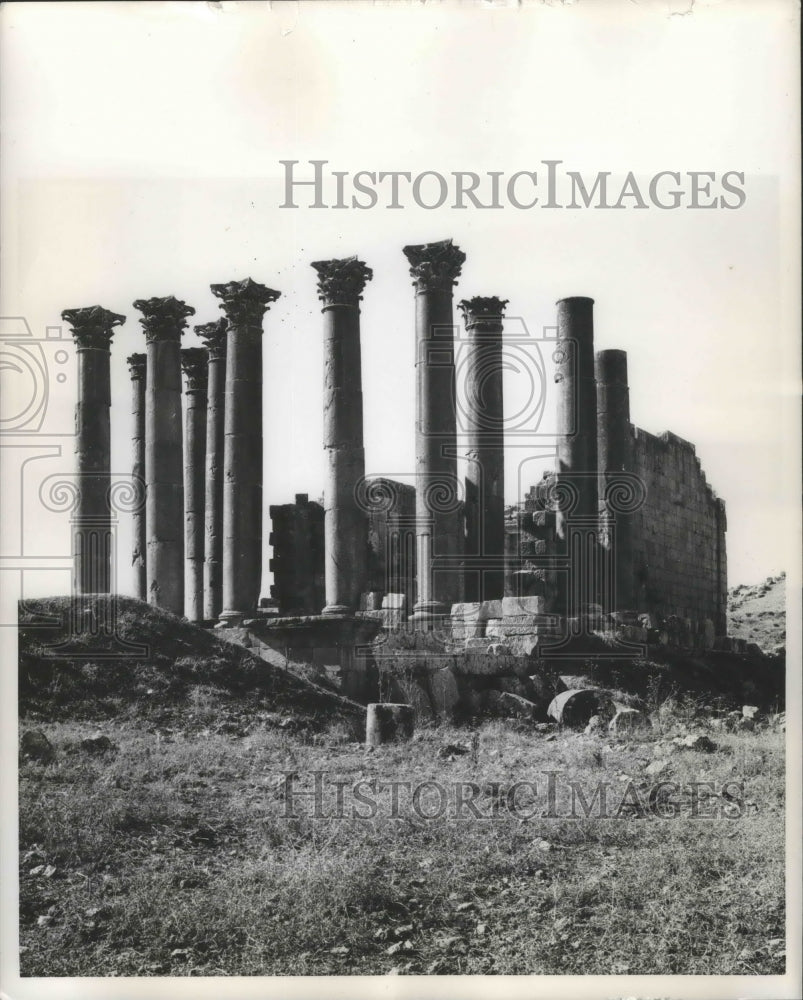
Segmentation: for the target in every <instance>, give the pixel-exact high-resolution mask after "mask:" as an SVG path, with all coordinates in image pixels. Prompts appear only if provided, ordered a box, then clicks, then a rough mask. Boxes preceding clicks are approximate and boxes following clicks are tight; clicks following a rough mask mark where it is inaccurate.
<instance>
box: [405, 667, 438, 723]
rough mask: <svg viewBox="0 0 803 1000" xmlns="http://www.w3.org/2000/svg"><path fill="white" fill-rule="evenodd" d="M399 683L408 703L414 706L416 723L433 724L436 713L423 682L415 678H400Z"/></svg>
mask: <svg viewBox="0 0 803 1000" xmlns="http://www.w3.org/2000/svg"><path fill="white" fill-rule="evenodd" d="M397 681H398V684H399V687H400V688H401V689H402V691H403V692H404V695H405V698H406V701H407V703H408V704H409V705H412V708H413V712H414V713H415V721H416V722H417V723H419V722H431V721H432V719H434V717H435V712H434V711H433V708H432V701H431V699H430V696H429V692H428V690H427V688H426V686H425V685H424V684H423V683H422V681H421V680H418V679H417V678H415V677H398V678H397Z"/></svg>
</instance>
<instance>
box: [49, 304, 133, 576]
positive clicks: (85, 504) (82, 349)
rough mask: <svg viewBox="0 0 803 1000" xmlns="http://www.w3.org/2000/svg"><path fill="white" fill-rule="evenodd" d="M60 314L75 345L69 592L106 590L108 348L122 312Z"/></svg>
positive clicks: (108, 570) (91, 310)
mask: <svg viewBox="0 0 803 1000" xmlns="http://www.w3.org/2000/svg"><path fill="white" fill-rule="evenodd" d="M61 318H62V319H63V320H65V322H67V323H69V324H70V326H71V327H72V335H73V337H74V339H75V343H76V345H77V348H78V402H77V403H76V406H75V451H76V458H77V465H78V470H77V471H78V491H77V492H78V499H77V508H76V512H75V519H74V521H75V537H74V540H73V557H74V560H75V565H74V576H73V592H74V593H76V594H108V593H109V591H110V589H111V560H112V551H111V549H112V532H111V507H110V495H109V491H110V488H111V472H110V454H111V451H110V440H111V436H110V421H109V407H110V406H111V388H110V382H109V349H110V346H111V341H112V337H113V335H114V328H115V327H116V326H120V324H121V323H124V322H125V316H120V315H119V314H118V313H113V312H110V311H109V310H108V309H103V308H102V307H101V306H88V307H87V308H85V309H65V310H64V312H62V314H61Z"/></svg>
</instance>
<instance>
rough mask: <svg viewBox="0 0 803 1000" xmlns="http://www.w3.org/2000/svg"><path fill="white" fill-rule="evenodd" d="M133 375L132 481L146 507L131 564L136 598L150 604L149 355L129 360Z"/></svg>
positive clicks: (137, 524) (137, 517) (137, 521)
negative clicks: (147, 492)
mask: <svg viewBox="0 0 803 1000" xmlns="http://www.w3.org/2000/svg"><path fill="white" fill-rule="evenodd" d="M126 360H127V362H128V367H129V370H130V372H131V383H132V390H133V392H132V400H131V418H132V422H133V425H134V433H133V435H132V437H131V444H132V450H133V456H132V464H131V477H132V479H133V480H134V482H135V483H140V484H141V486H142V490H143V493H142V503H140V504H139V505H138V506H137V507H136V509H135V510H134V511H133V512H132V528H133V531H132V534H133V546H132V553H131V564H132V566H133V568H134V596H135V597H137V598H138V599H139V600H140V601H147V600H148V577H147V571H146V566H145V563H146V558H147V551H148V535H147V531H146V527H145V492H144V487H145V382H146V378H147V364H146V362H147V355H145V354H131V355H129V357H128V358H127V359H126Z"/></svg>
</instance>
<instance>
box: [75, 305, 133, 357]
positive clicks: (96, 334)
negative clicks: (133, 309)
mask: <svg viewBox="0 0 803 1000" xmlns="http://www.w3.org/2000/svg"><path fill="white" fill-rule="evenodd" d="M61 318H62V319H63V320H64V321H65V322H66V323H69V324H70V326H71V327H72V335H73V337H74V339H75V343H76V344H77V345H78V347H79V348H81V347H96V348H98V349H100V350H105V351H108V350H109V347H110V346H111V342H112V337H113V336H114V328H115V327H116V326H120V325H121V324H122V323H125V316H121V315H120V314H119V313H115V312H111V311H110V310H109V309H104V308H103V306H86V307H85V308H83V309H65V310H64V311H63V312H62V314H61Z"/></svg>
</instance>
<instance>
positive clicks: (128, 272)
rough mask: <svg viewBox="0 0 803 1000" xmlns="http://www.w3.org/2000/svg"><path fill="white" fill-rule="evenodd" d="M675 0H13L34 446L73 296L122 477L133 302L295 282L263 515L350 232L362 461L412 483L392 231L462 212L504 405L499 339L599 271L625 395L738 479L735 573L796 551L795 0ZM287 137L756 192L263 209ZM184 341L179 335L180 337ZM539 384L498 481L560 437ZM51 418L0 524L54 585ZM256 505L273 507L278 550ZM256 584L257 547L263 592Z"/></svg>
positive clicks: (18, 279)
mask: <svg viewBox="0 0 803 1000" xmlns="http://www.w3.org/2000/svg"><path fill="white" fill-rule="evenodd" d="M686 8H687V5H685V4H681V3H672V2H668V0H662V2H657V0H656V2H647V3H640V4H635V3H629V2H627V0H621V2H620V0H616V2H613V0H611V2H606V0H597V2H595V3H593V4H591V3H585V2H579V3H574V4H557V3H554V4H549V3H547V4H541V3H538V4H535V3H533V4H527V3H524V4H519V5H517V4H503V3H500V4H494V3H482V4H480V3H463V4H454V3H426V4H420V3H415V4H413V3H410V4H408V3H403V2H400V3H395V4H392V5H388V4H380V3H375V4H356V3H349V4H346V3H337V2H335V3H326V4H322V3H301V4H295V3H281V4H273V5H271V4H263V3H248V4H235V3H223V4H204V3H175V4H173V3H137V4H128V3H114V4H112V3H97V4H78V3H65V4H47V3H43V4H21V3H10V4H6V5H4V6H3V8H2V11H1V12H0V18H2V21H3V33H2V43H1V44H2V53H0V54H2V57H3V70H2V84H3V86H2V96H0V115H1V116H2V130H3V137H4V138H3V149H2V163H1V164H0V165H1V166H2V174H3V182H2V183H3V187H2V208H3V212H2V245H3V254H2V271H1V272H0V277H1V278H2V316H3V317H4V318H6V319H4V323H6V324H8V322H9V320H8V319H7V318H8V317H11V318H13V317H24V319H25V320H26V321H27V323H28V325H29V328H30V330H31V331H32V332H33V335H34V337H36V338H42V337H44V336H45V331H46V329H47V328H48V327H59V326H61V327H62V328H63V330H62V335H63V337H64V338H66V342H65V343H64V345H63V347H64V349H65V350H66V352H67V354H66V355H65V357H66V360H65V361H63V362H55V361H54V362H53V364H55V365H57V367H58V366H60V367H59V374H60V375H64V376H65V378H64V380H63V381H60V382H57V380H56V379H55V378H52V379H51V382H50V385H49V390H48V392H49V396H48V402H47V420H46V423H45V426H44V427H43V429H42V431H41V432H40V434H39V436H38V438H37V441H38V442H39V443H44V444H47V443H48V442H49V441H51V440H52V441H55V440H56V438H55V437H53V438H52V439H51V438H50V437H48V435H49V434H57V433H58V434H65V433H68V431H65V428H66V429H69V428H70V427H71V423H72V419H73V418H72V412H73V408H74V404H75V391H76V380H75V359H74V352H73V350H72V348H71V345H70V341H69V335H68V332H67V328H66V325H65V324H63V323H62V321H61V320H60V313H61V310H62V309H65V308H73V307H78V306H84V305H93V304H95V303H99V304H101V305H103V306H105V307H107V308H109V309H112V310H114V311H116V312H119V313H123V314H125V315H126V317H127V321H126V323H125V325H124V326H122V327H120V328H118V329H117V331H116V332H115V337H114V342H113V348H112V362H111V364H112V386H113V392H112V399H113V405H112V438H113V440H112V471H113V472H114V473H119V474H122V475H125V474H126V473H127V472H128V471H130V465H131V415H130V396H131V386H130V381H129V376H128V370H127V367H126V364H125V358H126V356H127V355H128V354H130V353H132V352H134V351H140V350H144V335H143V333H142V331H141V327H140V325H139V323H138V321H137V316H138V314H137V313H136V311H135V310H134V309H133V308H132V302H133V301H134V299H137V298H147V297H150V296H157V295H169V294H172V295H176V296H177V297H179V298H182V299H184V300H185V301H186V302H188V303H189V304H190V305H192V306H194V307H195V309H196V315H195V316H194V317H193V318H192V320H191V323H204V322H208V321H209V320H211V319H214V318H216V317H217V316H218V315H220V312H219V309H218V307H217V301H216V300H215V299H214V297H213V296H212V295H211V293H210V291H209V285H210V284H211V283H215V282H222V281H229V280H232V279H241V278H244V277H246V276H250V277H252V278H254V280H257V281H260V282H263V283H265V284H267V285H268V286H270V287H272V288H275V289H278V290H279V291H281V293H282V296H281V298H280V299H279V301H278V302H277V303H275V304H274V306H273V307H272V308H271V310H270V311H269V312H268V314H267V315H266V318H265V335H264V354H265V367H264V422H265V439H264V446H265V466H264V483H265V486H264V496H265V508H266V512H267V507H268V505H269V504H271V503H286V502H290V501H292V499H293V497H294V495H295V494H296V493H308V494H309V495H310V497H311V498H313V499H316V498H317V497H319V496H320V494H321V492H322V488H323V480H324V475H323V472H324V454H323V450H322V392H321V386H322V348H323V341H322V326H323V324H322V318H321V315H320V304H319V302H318V301H317V298H316V289H315V274H314V272H313V270H312V268H311V267H310V266H309V265H310V263H311V262H312V261H314V260H321V259H326V258H329V257H345V256H350V255H352V254H358V255H359V256H360V258H361V259H362V260H364V261H366V263H367V264H368V265H369V266H370V267H371V268H373V271H374V278H373V280H372V281H371V282H370V283H369V284H368V286H367V288H366V291H365V295H364V301H363V304H362V352H363V392H364V406H365V447H366V465H367V471H368V472H369V473H372V474H377V475H390V476H396V477H398V478H405V477H407V478H409V476H410V474H411V473H412V470H413V468H414V400H415V381H414V377H415V373H414V364H413V361H414V313H413V307H414V300H413V289H412V286H411V280H410V277H409V273H408V270H407V264H406V261H405V258H404V256H403V254H402V252H401V251H402V247H403V246H404V245H406V244H408V243H422V242H427V241H430V240H438V239H444V238H452V239H454V241H455V242H456V243H457V244H458V245H459V246H460V247H461V248H462V249H463V250H464V252H465V253H466V255H467V260H466V264H465V266H464V268H463V273H462V276H461V279H460V282H459V284H458V286H457V288H456V298H457V299H459V298H463V297H466V298H467V297H471V296H473V295H499V296H501V297H503V298H506V299H508V300H509V305H508V317H509V319H508V322H507V323H506V327H505V336H506V343H507V344H508V351H509V356H510V358H511V359H513V363H512V367H511V370H510V371H509V372H508V373H507V374H506V378H505V394H506V412H508V413H509V414H512V413H515V412H517V411H518V410H519V409H521V407H522V406H524V405H525V404H526V403H527V396H528V392H529V385H530V381H529V376H528V375H527V371H526V366H523V364H522V363H521V358H522V357H523V354H522V351H521V349H520V348H519V347H517V346H515V345H516V344H517V343H518V342H519V341H521V340H522V338H523V339H524V340H525V341H526V342H527V343H528V344H530V345H531V343H532V341H533V340H537V339H538V338H539V337H540V336H541V335H542V331H543V330H544V329H545V328H547V329H548V328H549V327H550V326H553V325H554V323H555V305H554V303H555V301H556V300H557V299H559V298H561V297H563V296H567V295H588V296H591V297H593V298H594V299H595V338H596V347H597V349H598V350H600V349H605V348H613V347H617V348H622V349H624V350H626V351H627V352H628V361H629V381H630V399H631V418H632V420H633V422H634V423H635V424H637V425H638V426H640V427H642V428H644V429H646V430H648V431H650V432H653V433H660V432H662V431H664V430H672V431H673V432H675V433H676V434H678V435H680V436H681V437H684V438H687V439H688V440H691V441H693V442H694V443H695V445H696V448H697V454H698V456H699V458H700V460H701V462H702V466H703V468H704V470H705V472H706V474H707V477H708V481H709V482H710V483H711V485H712V486H713V488H714V489H715V490H716V492H717V494H718V495H719V496H721V497H722V498H723V499H724V500H725V502H726V504H727V510H728V563H729V583H730V584H736V583H740V582H747V583H750V582H755V581H758V580H760V579H762V578H764V577H765V576H767V575H770V574H774V573H777V572H779V571H780V570H782V569H786V570H787V571H790V572H796V569H797V562H798V558H799V557H798V553H799V549H800V545H799V497H798V489H797V484H798V482H799V477H798V469H799V465H798V462H799V431H798V402H797V401H798V398H799V391H800V379H799V372H800V360H799V353H798V352H799V347H798V339H799V338H798V308H799V274H800V258H799V246H798V243H797V239H798V229H797V226H798V221H797V220H798V215H799V212H798V208H799V194H798V184H799V149H798V144H799V117H798V105H797V94H798V89H799V87H798V73H797V65H796V55H795V53H796V45H797V16H798V15H797V6H796V4H793V3H790V2H785V0H784V2H781V0H762V2H758V0H753V2H747V0H745V2H729V0H720V2H714V0H709V2H698V3H695V4H694V9H693V11H692V12H691V13H685V11H686ZM288 159H292V160H297V161H299V163H300V164H301V166H300V167H299V169H304V170H305V172H306V175H307V176H309V175H310V173H311V168H309V167H304V165H305V164H307V162H308V161H309V160H311V159H321V160H326V161H328V164H327V169H328V170H341V171H347V172H348V173H349V174H350V175H353V174H354V173H356V172H357V171H360V170H367V171H380V170H385V171H392V170H402V171H410V172H412V173H413V174H416V173H420V172H422V171H438V172H440V173H441V174H448V173H449V172H450V171H473V172H476V173H479V174H485V173H486V172H488V171H502V172H504V173H505V174H506V175H508V176H509V175H510V174H512V173H515V172H516V171H539V172H540V171H543V170H544V167H543V161H545V160H550V159H552V160H560V161H562V163H563V168H564V169H566V170H575V171H579V172H581V173H583V174H584V175H586V176H588V177H592V178H593V176H595V175H596V174H597V173H598V172H599V171H610V172H611V174H612V175H613V176H614V177H616V178H619V179H620V181H621V179H623V178H624V177H625V175H627V174H628V172H630V171H632V172H633V173H634V175H635V176H636V177H637V178H641V179H646V182H648V181H649V178H650V177H652V176H653V175H655V174H656V173H658V172H659V171H664V170H670V171H678V172H680V173H681V174H684V175H685V174H686V173H687V172H689V171H712V172H715V174H716V176H717V177H718V178H719V177H721V175H722V174H723V173H725V172H727V171H737V172H740V173H742V174H743V175H744V191H745V195H746V197H745V201H744V205H743V206H742V207H741V208H739V209H738V210H727V209H722V208H719V209H713V210H694V209H688V208H686V207H681V208H679V209H677V210H672V211H662V210H659V209H656V208H654V207H653V208H650V209H649V210H643V211H642V210H633V209H626V210H623V211H612V210H608V211H605V210H595V209H593V208H592V209H580V210H574V211H573V210H569V209H553V210H550V209H541V208H536V209H532V210H518V209H516V208H514V207H512V206H511V205H509V204H508V205H506V207H505V208H504V209H500V210H477V209H473V208H469V209H465V210H459V209H455V208H452V207H450V204H449V203H447V204H445V205H444V206H442V207H439V208H435V209H426V208H422V207H419V206H417V205H415V204H414V203H413V202H412V199H411V198H410V197H409V196H407V198H406V204H405V206H404V207H403V208H402V209H397V210H394V209H389V208H384V207H380V206H378V207H376V208H373V209H371V210H366V211H359V210H355V209H344V210H337V209H333V208H327V209H314V208H310V207H308V206H307V200H306V198H305V197H303V196H302V195H300V194H299V196H298V200H299V202H300V203H301V207H298V208H295V209H292V208H282V207H281V205H282V203H283V201H284V168H283V167H282V165H281V161H282V160H288ZM614 186H615V185H614ZM687 186H688V185H687ZM522 190H525V189H524V188H523V189H522ZM15 322H17V321H15ZM196 342H197V341H196V338H195V335H194V334H193V333H192V331H191V330H190V331H188V333H187V334H186V335H185V338H184V343H185V346H191V345H193V344H195V343H196ZM47 350H48V351H50V354H49V355H48V357H50V356H51V355H53V354H54V347H53V345H52V344H50V345H48V347H47ZM527 350H529V351H530V355H529V356H530V357H534V356H536V355H534V354H532V351H533V350H534V348H532V346H530V347H529V348H527ZM542 353H543V354H544V357H545V363H546V367H547V369H548V367H549V359H548V356H547V353H546V352H542ZM517 365H518V370H516V368H517ZM546 384H547V385H550V381H549V378H547V383H546ZM551 399H552V397H550V396H547V399H546V401H545V402H546V405H545V408H544V413H545V416H544V421H543V423H542V425H541V427H540V428H539V430H540V431H541V432H542V436H537V437H536V436H532V437H530V438H521V439H520V438H517V439H516V441H515V442H512V443H511V448H510V449H509V451H508V453H507V456H506V499H507V501H508V502H514V501H516V500H518V499H520V498H521V495H522V493H523V492H524V491H526V489H528V488H529V486H530V485H531V484H532V483H533V482H535V481H536V480H537V479H538V478H539V477H540V474H541V471H542V470H543V468H544V467H545V465H546V464H548V463H547V462H546V460H544V458H543V456H544V454H545V453H544V448H545V447H546V448H547V450H548V447H549V438H548V435H547V432H549V431H550V430H552V429H554V424H553V423H551V421H552V412H551V409H550V405H551ZM59 440H60V441H61V442H62V453H61V454H60V455H55V456H52V457H51V458H48V457H44V458H43V459H42V460H40V461H38V462H35V463H32V465H31V466H30V467H28V471H27V472H26V475H29V476H30V481H28V480H26V481H25V482H24V483H23V488H22V489H21V490H17V483H18V482H21V481H22V479H21V477H22V472H21V465H20V462H21V455H22V454H23V452H22V451H12V450H11V449H5V453H4V454H2V455H0V460H1V461H2V462H3V473H4V491H5V492H4V503H5V505H6V509H7V511H8V512H9V513H8V515H7V516H6V517H5V518H4V525H5V526H4V527H3V528H2V529H0V542H2V545H3V546H5V548H6V551H10V550H9V546H11V548H12V549H13V547H14V544H15V539H16V538H17V537H18V536H19V534H20V532H21V531H22V530H29V531H31V537H30V539H29V540H28V541H27V542H26V545H25V546H24V547H25V550H26V552H33V553H36V554H38V555H39V556H40V557H41V558H42V560H43V563H42V565H43V566H44V569H40V570H38V571H33V570H31V571H27V570H26V571H25V573H24V582H23V584H22V585H23V589H24V592H25V593H26V594H28V595H30V596H33V595H34V594H36V593H45V592H54V591H57V590H62V591H63V590H64V589H66V584H65V583H63V582H61V581H68V580H69V575H68V571H67V570H66V569H65V568H64V567H63V565H62V563H63V559H62V557H63V556H64V555H65V553H66V554H69V522H68V518H67V517H66V516H65V515H64V514H63V513H62V514H57V513H53V512H48V511H44V510H40V509H39V508H37V506H36V505H37V503H38V502H39V501H38V499H37V493H36V491H37V489H38V485H37V484H38V483H39V482H40V480H41V478H42V477H43V476H46V475H49V474H51V473H52V472H54V471H68V470H69V469H71V468H72V462H73V458H72V447H71V444H70V442H69V440H68V438H61V439H59ZM514 443H515V447H513V444H514ZM9 455H11V456H12V457H11V458H9ZM34 467H35V468H34ZM37 477H38V478H37ZM9 483H11V490H10V493H9V486H8V484H9ZM20 497H21V499H20ZM24 515H25V516H24ZM25 517H27V521H26V520H25ZM23 522H24V523H25V524H27V525H28V528H27V529H23V528H22V527H21V525H22V524H23ZM269 530H270V524H269V522H268V520H267V517H266V522H265V532H264V533H265V539H266V551H265V560H264V561H265V565H266V567H267V557H268V555H269V552H268V550H267V535H268V532H269ZM119 545H120V551H121V558H120V560H119V566H118V585H119V588H120V589H121V590H123V591H130V590H131V587H132V575H131V571H130V567H129V566H128V558H127V555H126V554H127V553H128V552H129V551H130V522H129V519H128V518H127V517H123V518H122V519H121V522H120V526H119ZM49 556H52V557H53V559H52V560H51V562H52V566H51V568H48V563H47V558H48V557H49ZM56 557H58V558H56ZM59 559H62V561H61V562H60V561H59ZM58 567H62V568H58ZM65 574H66V575H65ZM269 582H270V581H269V577H268V575H267V573H266V576H265V580H264V586H263V590H265V592H267V587H268V585H269Z"/></svg>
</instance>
